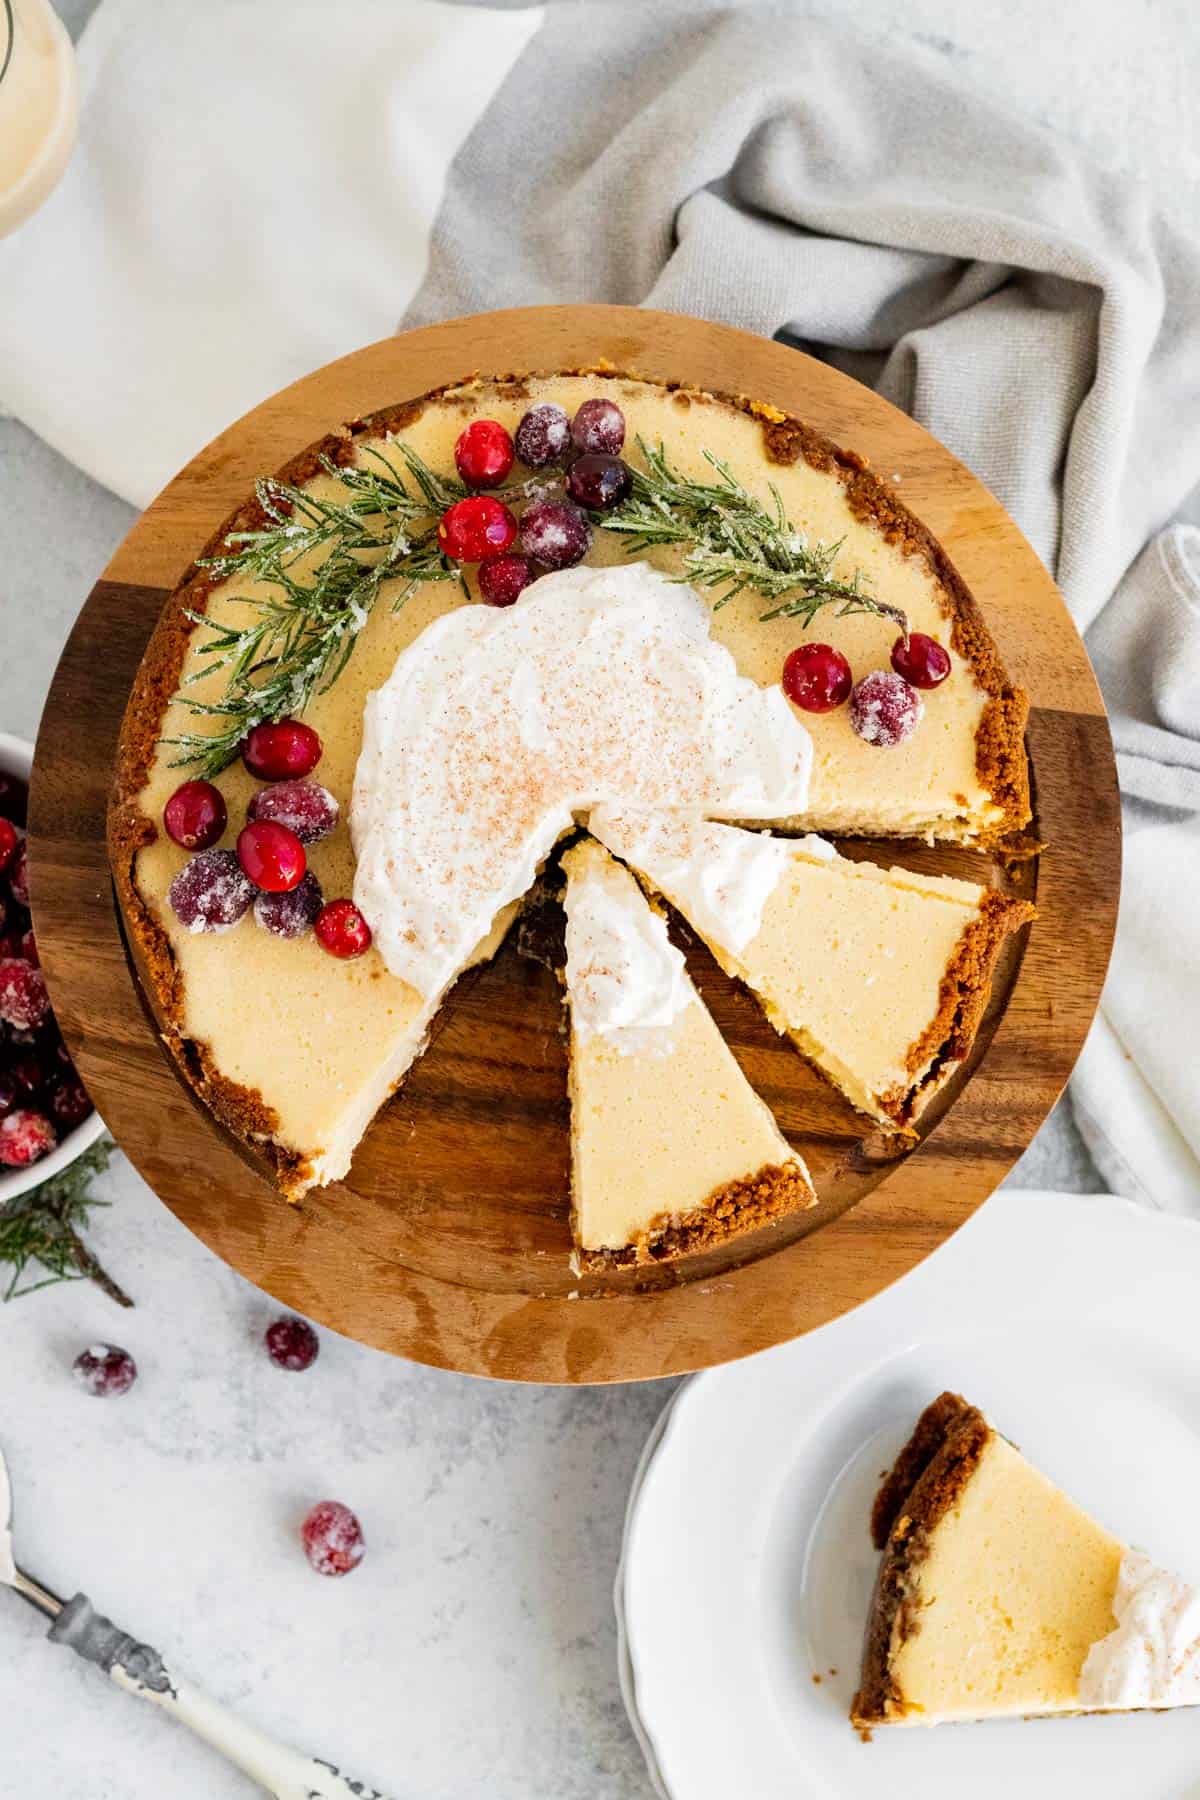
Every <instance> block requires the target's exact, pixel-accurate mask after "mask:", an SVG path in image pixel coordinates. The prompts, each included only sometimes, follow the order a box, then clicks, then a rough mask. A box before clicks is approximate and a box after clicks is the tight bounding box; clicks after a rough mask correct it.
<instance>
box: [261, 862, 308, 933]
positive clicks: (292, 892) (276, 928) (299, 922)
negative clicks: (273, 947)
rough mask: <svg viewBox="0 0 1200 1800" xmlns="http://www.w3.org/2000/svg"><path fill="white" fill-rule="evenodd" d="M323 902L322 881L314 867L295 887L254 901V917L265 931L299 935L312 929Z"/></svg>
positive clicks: (264, 895)
mask: <svg viewBox="0 0 1200 1800" xmlns="http://www.w3.org/2000/svg"><path fill="white" fill-rule="evenodd" d="M322 904H323V900H322V895H321V884H320V882H319V881H318V880H317V878H316V876H315V875H314V874H313V873H312V871H311V869H310V870H309V872H308V874H307V875H306V876H305V877H304V879H303V880H302V881H298V882H297V883H296V885H295V887H294V888H289V889H287V890H286V891H285V892H282V893H278V892H277V893H265V894H259V896H258V898H257V899H256V900H255V902H254V917H255V919H256V920H257V921H258V923H259V924H260V925H261V926H262V928H263V930H264V931H269V932H271V933H272V935H273V936H275V937H281V938H299V937H304V936H305V935H306V933H308V932H310V931H311V930H312V928H313V926H314V925H315V924H316V922H317V919H318V918H319V916H320V912H321V907H322Z"/></svg>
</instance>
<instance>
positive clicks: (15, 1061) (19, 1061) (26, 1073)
mask: <svg viewBox="0 0 1200 1800" xmlns="http://www.w3.org/2000/svg"><path fill="white" fill-rule="evenodd" d="M8 1072H9V1075H10V1076H11V1077H12V1079H13V1081H14V1083H15V1084H16V1088H17V1093H18V1095H19V1096H20V1097H22V1098H23V1099H25V1100H28V1099H30V1098H31V1097H32V1096H33V1095H34V1094H36V1093H37V1091H38V1089H39V1088H40V1087H41V1086H42V1084H43V1083H44V1081H45V1079H46V1071H45V1069H43V1067H42V1065H41V1063H40V1062H39V1061H38V1059H37V1057H36V1056H35V1055H33V1054H32V1052H29V1053H27V1054H26V1055H24V1056H14V1057H13V1058H12V1060H11V1062H10V1063H9V1065H8Z"/></svg>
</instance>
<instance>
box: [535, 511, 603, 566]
mask: <svg viewBox="0 0 1200 1800" xmlns="http://www.w3.org/2000/svg"><path fill="white" fill-rule="evenodd" d="M591 547H592V528H591V525H590V524H589V523H588V520H587V518H586V516H585V515H584V514H583V513H581V512H580V510H579V508H578V507H577V506H572V505H571V503H570V501H569V500H535V501H534V502H533V504H532V505H530V506H527V507H526V508H525V512H524V514H523V515H522V518H521V548H522V550H523V551H524V552H525V554H526V556H528V557H531V558H532V560H533V561H534V562H537V563H541V564H542V566H543V568H546V569H570V568H572V567H573V566H574V565H575V564H576V563H580V562H582V561H583V559H584V557H585V556H586V555H587V553H588V551H589V550H590V549H591Z"/></svg>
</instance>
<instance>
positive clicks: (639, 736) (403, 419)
mask: <svg viewBox="0 0 1200 1800" xmlns="http://www.w3.org/2000/svg"><path fill="white" fill-rule="evenodd" d="M731 532H732V533H733V536H732V537H731V535H730V534H731ZM731 545H736V550H737V554H736V555H734V554H733V551H732V550H731ZM731 558H732V561H731ZM826 640H827V641H826ZM1025 714H1026V701H1025V697H1024V696H1023V694H1022V693H1021V692H1020V690H1019V689H1017V688H1015V687H1014V686H1013V685H1012V683H1011V682H1010V681H1009V679H1008V677H1007V675H1006V674H1005V671H1004V668H1003V666H1002V663H1001V661H1000V658H999V655H998V653H997V651H996V648H995V646H994V644H993V643H992V640H991V638H990V636H989V634H988V631H987V628H986V625H985V623H984V621H983V619H982V617H981V615H980V612H979V609H978V607H977V606H976V605H975V603H974V601H973V600H972V599H971V596H970V595H969V593H968V592H967V591H966V589H965V587H964V586H963V583H962V582H961V580H960V579H959V577H958V575H957V574H956V572H955V571H954V569H953V567H952V565H951V564H950V563H949V561H948V559H947V558H946V556H945V554H944V552H943V551H942V550H941V549H940V547H939V546H938V545H937V544H936V543H935V542H934V540H933V539H932V538H931V537H930V536H929V534H928V533H927V532H926V531H925V530H924V528H923V527H922V526H921V525H920V524H919V523H918V522H917V521H916V520H915V519H914V518H912V517H911V515H909V514H908V513H907V512H906V511H905V509H904V508H903V507H902V506H901V505H900V504H899V502H898V501H897V500H896V497H895V491H894V487H893V486H892V485H890V484H888V483H885V482H882V481H879V480H877V479H876V478H875V477H874V476H873V475H871V474H870V472H869V471H868V470H867V469H866V467H865V465H864V463H863V460H862V458H861V457H858V456H856V455H855V454H854V453H853V452H852V451H843V450H840V449H838V448H837V447H836V446H834V445H833V444H831V443H829V442H828V441H827V440H825V439H824V438H822V437H820V436H819V435H818V434H817V433H815V432H813V431H811V430H810V429H809V428H808V427H807V426H805V425H804V424H803V423H801V422H800V421H797V420H794V419H790V418H788V417H786V416H784V415H783V414H781V413H779V412H778V411H777V410H776V409H774V408H772V407H770V406H767V405H761V404H758V403H757V402H751V401H748V400H745V399H740V398H722V397H720V396H717V395H713V394H706V393H700V392H695V391H686V390H683V389H680V388H674V387H670V386H667V385H662V384H657V383H653V382H648V381H643V380H640V379H638V378H637V377H635V376H626V375H621V374H618V373H615V372H613V371H612V370H607V369H606V370H603V371H589V372H572V373H550V374H537V375H528V376H521V377H516V378H504V379H495V380H484V379H471V380H468V381H465V382H463V383H461V384H460V385H458V386H454V387H450V388H446V389H443V390H439V391H438V392H435V393H431V394H427V395H425V396H423V397H421V398H419V399H416V400H412V401H406V402H405V403H403V404H401V405H396V406H391V407H386V408H384V409H383V410H381V411H380V412H378V413H376V414H373V415H372V416H371V417H369V418H365V419H359V420H356V421H354V422H353V423H352V424H351V425H348V426H346V427H344V428H342V429H340V430H337V431H334V432H332V433H331V434H330V435H329V436H328V437H327V438H326V439H324V440H323V441H322V442H321V443H320V444H317V445H315V446H312V447H311V448H310V449H308V450H306V451H305V452H303V453H302V454H301V455H300V456H298V457H297V458H296V459H295V460H294V461H293V462H292V463H291V464H289V465H288V466H287V467H285V468H284V469H283V470H282V471H280V472H279V473H278V474H276V475H274V476H271V477H268V478H264V479H263V480H262V481H261V482H260V483H259V484H258V488H257V492H256V495H255V496H254V498H252V499H248V500H247V503H246V504H245V505H244V506H243V507H242V508H241V509H240V510H239V511H238V512H237V513H236V514H235V515H234V516H233V517H232V518H231V519H229V520H227V521H226V523H225V524H224V525H223V526H222V528H221V530H220V531H219V532H218V533H217V534H216V536H215V537H214V538H213V540H212V541H211V542H210V544H209V545H208V546H207V547H206V549H205V550H204V551H203V553H202V554H201V556H200V558H199V560H198V562H197V563H196V564H194V565H193V567H192V568H191V569H190V570H189V571H188V572H187V573H186V574H185V576H184V578H183V580H182V581H181V583H180V585H179V587H178V589H177V590H176V592H175V593H174V594H172V595H171V597H170V598H169V600H168V602H167V604H166V607H165V609H164V612H163V614H162V617H161V620H160V623H159V626H158V628H157V630H156V632H155V634H154V637H153V638H152V640H151V643H150V645H149V648H148V650H147V652H146V655H145V657H144V659H143V663H142V666H141V669H140V671H139V674H138V677H137V680H136V682H135V684H134V689H133V692H132V694H131V696H130V700H129V704H128V707H127V710H126V714H125V719H124V724H123V728H122V734H121V741H120V747H119V753H118V760H117V769H116V778H115V782H114V789H113V794H112V801H111V807H110V815H109V848H110V858H111V863H112V869H113V875H114V881H115V886H116V890H117V895H118V899H119V902H120V906H121V910H122V914H123V917H124V922H125V926H126V931H127V935H128V938H129V942H130V945H131V948H132V951H133V955H134V958H135V960H136V962H137V965H138V968H139V971H140V974H141V977H142V981H143V985H144V987H145V989H146V991H147V993H148V994H149V996H150V998H151V1002H152V1004H153V1006H154V1009H155V1013H156V1017H157V1020H158V1023H159V1025H160V1028H161V1030H162V1032H163V1036H164V1040H165V1041H166V1043H167V1044H168V1046H169V1047H170V1049H171V1050H172V1052H173V1054H174V1055H175V1057H176V1058H177V1060H178V1063H179V1066H180V1068H181V1071H182V1072H183V1074H184V1076H185V1078H186V1079H187V1080H188V1082H189V1083H190V1084H191V1085H192V1086H193V1088H194V1089H195V1090H196V1092H197V1093H198V1094H199V1095H200V1097H201V1098H202V1099H203V1100H204V1101H205V1102H206V1103H207V1104H208V1105H209V1106H210V1107H211V1109H212V1110H213V1111H214V1113H215V1114H216V1115H217V1117H218V1118H219V1119H220V1120H221V1121H222V1122H223V1123H224V1124H225V1125H226V1126H227V1127H228V1128H229V1129H230V1130H231V1131H232V1132H233V1133H234V1134H235V1135H236V1136H237V1137H239V1138H240V1139H241V1140H243V1141H244V1142H245V1143H247V1144H249V1145H252V1146H254V1147H255V1148H256V1149H258V1150H259V1151H261V1152H262V1153H263V1154H264V1155H265V1156H266V1157H267V1159H268V1161H269V1162H270V1165H271V1167H272V1169H273V1171H274V1174H275V1178H276V1180H277V1182H278V1184H279V1186H280V1188H281V1189H282V1190H283V1192H284V1193H285V1194H287V1195H288V1196H289V1197H290V1198H298V1197H300V1196H301V1195H302V1194H303V1193H304V1192H305V1191H306V1189H308V1188H309V1187H311V1186H313V1185H314V1184H318V1183H322V1182H327V1181H330V1180H333V1179H336V1178H337V1177H339V1176H341V1175H343V1174H344V1173H345V1172H346V1171H347V1169H348V1167H349V1163H350V1159H351V1157H352V1155H353V1150H354V1147H355V1144H356V1143H357V1142H358V1140H359V1138H360V1137H361V1135H362V1133H363V1131H364V1130H365V1129H366V1127H367V1125H368V1123H369V1121H370V1119H371V1117H372V1116H373V1113H374V1111H375V1110H376V1109H377V1108H378V1107H379V1106H380V1105H381V1104H382V1103H383V1101H384V1099H385V1098H386V1097H387V1095H388V1094H389V1093H390V1092H391V1091H393V1089H394V1088H395V1087H396V1085H397V1084H398V1083H399V1082H400V1081H401V1080H402V1079H403V1078H404V1075H405V1073H406V1071H407V1070H408V1069H409V1068H410V1067H411V1064H412V1062H413V1059H414V1058H415V1057H416V1056H417V1055H419V1054H420V1053H421V1050H422V1048H423V1046H424V1045H425V1044H426V1042H427V1041H428V1036H429V1032H430V1030H431V1028H432V1026H433V1024H434V1022H435V1020H436V1019H437V1017H438V1015H439V1012H440V1009H441V1007H442V1005H443V1003H444V1001H445V998H446V996H447V995H449V994H450V992H451V990H452V989H453V986H454V984H455V982H456V981H457V980H458V979H459V977H460V976H461V974H462V973H463V972H464V971H465V970H466V969H467V968H468V967H469V966H470V965H471V964H472V963H473V962H476V961H478V960H479V959H481V958H484V957H487V956H489V955H491V954H492V953H493V952H494V951H495V949H496V948H497V946H498V945H499V943H500V942H501V940H502V939H503V936H504V934H505V930H506V928H507V925H508V923H509V922H510V921H511V919H512V917H513V916H514V913H515V911H516V910H517V909H518V908H519V906H520V904H521V900H522V896H523V894H524V893H525V891H526V890H527V888H528V885H529V883H530V882H531V881H532V880H533V879H534V878H535V876H536V873H537V870H538V868H539V867H540V865H541V862H542V860H543V859H544V858H545V857H546V855H547V854H548V853H549V851H550V850H551V849H552V847H553V845H554V843H555V841H556V840H557V839H558V837H560V836H561V835H562V834H563V832H565V831H567V830H570V829H574V827H575V826H576V825H578V824H582V823H586V820H587V817H588V814H589V812H590V810H591V808H592V807H593V806H606V807H608V808H610V809H611V810H614V811H616V812H620V811H623V810H626V811H627V810H640V811H649V812H651V813H666V812H683V813H687V814H689V815H691V816H693V817H695V818H696V819H700V818H705V819H709V818H712V819H718V820H723V821H731V822H732V821H742V822H753V823H756V824H761V823H771V824H773V825H775V826H776V827H779V828H781V829H787V830H792V829H808V828H814V829H816V828H820V829H824V830H830V831H837V832H843V833H850V834H865V835H881V836H884V835H904V836H913V835H915V836H920V837H924V838H926V839H929V840H939V839H944V840H946V841H952V842H955V843H959V844H968V845H978V846H981V847H988V846H992V845H996V844H1000V843H1002V842H1005V841H1007V840H1008V839H1009V838H1010V837H1011V836H1012V834H1013V833H1019V832H1020V831H1021V830H1022V828H1023V827H1024V826H1025V824H1026V823H1027V822H1028V819H1029V816H1030V813H1029V786H1028V775H1027V768H1026V761H1025V753H1024V747H1023V729H1024V721H1025ZM864 892H865V889H864ZM264 996H269V1005H270V1012H271V1019H272V1029H271V1031H269V1032H266V1031H264V1030H263V1028H262V1016H263V1004H264V999H263V997H264Z"/></svg>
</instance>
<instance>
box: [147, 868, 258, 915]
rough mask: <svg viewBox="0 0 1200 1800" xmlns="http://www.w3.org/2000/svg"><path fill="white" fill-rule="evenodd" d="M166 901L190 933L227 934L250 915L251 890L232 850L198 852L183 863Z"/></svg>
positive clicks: (252, 894)
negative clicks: (217, 932) (222, 932)
mask: <svg viewBox="0 0 1200 1800" xmlns="http://www.w3.org/2000/svg"><path fill="white" fill-rule="evenodd" d="M167 899H168V901H169V902H170V905H171V910H172V911H173V912H174V914H175V917H176V918H177V919H178V920H179V923H180V924H181V925H186V927H187V929H188V930H189V931H228V930H230V928H231V927H232V926H234V925H236V924H237V923H238V921H239V920H240V919H243V918H244V917H245V916H246V914H247V913H248V912H249V910H250V907H251V904H252V903H253V900H254V889H253V888H252V887H251V885H250V883H249V882H248V881H247V879H246V876H245V873H244V871H243V869H242V865H241V863H240V862H239V861H238V859H237V857H236V855H235V854H234V852H233V851H232V850H200V851H198V852H197V854H196V855H195V856H193V857H192V858H191V859H190V860H189V861H188V862H185V863H184V865H183V867H182V869H180V871H179V873H178V875H177V876H176V877H175V879H174V881H173V882H172V883H171V885H170V887H169V888H168V889H167Z"/></svg>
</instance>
